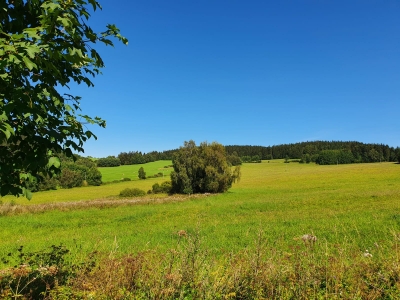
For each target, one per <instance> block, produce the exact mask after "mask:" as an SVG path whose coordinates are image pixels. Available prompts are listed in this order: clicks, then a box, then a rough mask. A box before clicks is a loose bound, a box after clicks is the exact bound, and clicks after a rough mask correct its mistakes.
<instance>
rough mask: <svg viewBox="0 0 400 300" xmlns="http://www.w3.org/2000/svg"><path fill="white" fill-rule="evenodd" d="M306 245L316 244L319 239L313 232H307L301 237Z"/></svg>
mask: <svg viewBox="0 0 400 300" xmlns="http://www.w3.org/2000/svg"><path fill="white" fill-rule="evenodd" d="M301 239H302V240H303V242H304V245H306V246H314V243H315V242H316V241H317V237H316V236H315V235H312V234H305V235H303V236H302V237H301Z"/></svg>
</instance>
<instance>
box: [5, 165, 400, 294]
mask: <svg viewBox="0 0 400 300" xmlns="http://www.w3.org/2000/svg"><path fill="white" fill-rule="evenodd" d="M168 164H169V162H163V163H160V164H159V165H158V166H157V167H156V166H155V167H154V169H157V168H158V167H160V168H162V167H163V166H164V165H168ZM144 167H145V170H146V169H147V168H146V165H144ZM399 168H400V165H399V164H394V163H374V164H352V165H331V166H319V165H315V164H299V163H284V162H283V160H273V161H263V162H262V163H254V164H244V165H243V166H242V178H241V180H240V182H238V183H236V184H234V185H233V187H232V188H231V189H230V190H229V191H228V192H227V193H224V194H218V195H200V196H196V197H189V196H182V197H181V196H179V197H178V196H167V195H158V196H157V197H154V195H147V196H145V197H143V198H140V199H137V201H136V202H129V201H130V200H127V199H120V198H119V197H118V196H117V195H118V194H119V191H120V190H122V189H124V188H126V187H131V188H132V187H138V188H141V189H144V190H148V189H150V188H151V186H152V184H154V183H155V182H159V183H161V182H162V178H154V179H147V180H134V181H128V182H120V183H113V184H106V185H103V186H100V187H82V188H75V189H71V190H57V191H49V192H39V193H36V194H34V197H33V199H32V200H31V201H28V200H26V199H17V200H16V201H12V203H10V198H9V197H5V198H4V199H3V205H2V207H3V208H5V207H8V209H7V210H5V209H3V208H2V209H3V210H2V212H3V214H2V215H1V217H0V228H2V229H1V231H0V238H1V243H0V257H5V256H7V253H9V252H13V251H14V252H15V250H16V249H17V248H18V247H19V246H21V245H23V246H24V249H25V251H41V250H43V249H46V248H48V247H50V246H51V245H59V244H62V245H65V247H66V248H67V249H70V250H71V253H70V259H72V260H74V261H83V260H85V258H87V257H88V255H89V254H90V253H92V252H93V251H97V252H98V253H103V254H105V258H102V259H100V258H99V260H98V261H99V264H100V265H99V270H102V271H101V272H100V271H99V272H100V273H96V274H97V275H93V274H92V273H91V274H92V275H90V276H95V278H92V277H90V278H92V279H90V278H89V277H87V276H89V275H88V274H86V275H84V276H85V277H84V279H82V280H83V281H85V282H86V281H90V280H92V288H91V291H94V292H97V293H101V295H107V296H104V298H103V299H113V298H116V296H115V294H113V293H114V292H115V293H122V294H123V295H125V296H126V295H131V296H132V295H136V292H137V291H136V290H135V289H138V290H140V291H141V293H142V292H143V293H144V294H143V295H144V296H142V298H141V297H137V299H146V298H154V299H157V298H158V299H163V298H164V296H165V295H169V296H168V297H170V298H171V299H177V298H179V297H181V296H180V295H183V294H182V293H184V294H185V293H186V292H188V291H187V285H185V284H184V282H186V281H187V282H189V283H190V284H192V285H193V284H195V285H196V286H197V285H201V286H203V285H204V286H206V285H207V289H206V288H205V287H204V291H202V292H201V297H204V298H209V299H211V298H214V297H213V296H212V295H213V293H220V294H219V295H220V297H216V298H220V299H227V298H229V297H231V298H235V297H236V296H237V297H238V299H239V298H240V297H239V296H238V295H239V294H238V293H243V295H247V296H246V297H242V298H240V299H255V298H260V299H261V298H262V297H267V298H276V299H295V298H296V299H312V298H315V299H317V298H318V299H330V298H338V299H339V298H348V299H350V298H352V299H353V298H355V299H367V298H368V297H367V298H365V297H364V295H369V294H370V293H372V291H374V294H373V295H375V296H376V297H375V298H374V297H372V298H371V299H376V298H379V297H380V296H382V295H389V296H388V299H394V298H393V297H392V296H391V295H395V294H396V293H397V292H398V291H399V290H400V279H399V280H398V279H396V278H400V261H399V259H398V257H399V255H400V251H399V250H398V249H399V246H400V245H399V244H400V204H399V203H400V202H399V200H400V189H399V182H400V169H399ZM148 169H149V170H150V169H151V168H148ZM126 170H127V169H126V168H122V167H118V168H115V170H108V169H101V171H102V172H105V173H106V174H107V176H108V178H109V180H113V179H115V178H116V176H120V175H117V174H120V173H121V172H123V173H122V174H126V173H124V172H127V171H126ZM157 170H158V169H157ZM111 171H112V172H111ZM107 172H108V173H107ZM111 173H113V174H111ZM164 179H168V178H164ZM105 200H106V201H108V202H107V203H108V204H104V201H105ZM74 201H75V202H76V201H81V202H79V203H85V202H87V203H90V205H88V206H87V207H78V208H76V209H73V208H72V209H71V208H68V207H63V205H64V204H65V203H71V202H74ZM102 201H103V202H102ZM50 203H53V204H54V203H58V204H59V206H56V207H52V206H51V205H50ZM63 203H64V204H63ZM110 203H113V205H110ZM35 205H37V206H39V205H41V206H42V207H45V209H43V210H41V211H40V212H37V213H35V212H32V211H34V210H32V211H31V212H29V211H24V210H23V209H22V210H21V209H18V208H21V207H22V208H23V207H31V208H32V207H35ZM46 205H48V208H47V209H46ZM14 208H15V209H14ZM305 234H311V235H314V236H316V237H317V241H316V242H315V243H309V242H307V241H306V242H304V241H303V240H302V236H303V235H305ZM140 253H142V254H140ZM175 253H178V254H175ZM200 253H201V257H200V256H199V255H200ZM132 255H133V257H136V256H135V255H139V256H137V257H136V258H135V259H134V261H135V264H136V263H139V261H140V266H141V268H143V270H144V271H143V270H142V269H140V270H142V271H140V272H142V273H140V272H139V271H138V272H139V273H138V274H139V275H140V276H142V277H140V281H141V282H142V281H146V282H147V281H148V282H149V283H148V284H149V285H157V284H158V283H156V282H159V281H160V280H161V281H162V282H164V281H165V280H166V279H165V278H166V277H168V276H175V275H176V276H178V277H171V278H175V279H171V281H168V280H169V279H168V280H166V281H165V282H164V283H163V285H162V286H159V287H158V289H157V291H155V290H154V289H146V287H145V286H142V287H140V288H139V287H135V289H134V288H132V289H131V290H129V291H130V292H127V291H126V289H127V286H126V284H125V283H124V282H125V281H124V280H126V278H125V277H124V276H121V275H118V274H119V273H118V272H119V271H118V272H117V269H118V268H117V267H115V265H114V263H115V261H114V257H122V258H121V259H128V258H129V257H132ZM370 255H371V257H369V256H370ZM110 257H112V260H111V261H110ZM124 257H125V258H124ZM126 257H128V258H126ZM138 257H140V259H139V258H138ZM200 258H201V259H200ZM104 259H105V261H106V262H104V261H103V260H104ZM132 259H133V258H132ZM136 259H137V260H136ZM143 259H144V260H143ZM188 259H189V260H190V259H191V260H192V264H190V263H189V262H188ZM128 260H129V261H131V260H130V259H128ZM102 261H103V262H102ZM204 265H205V266H204ZM112 266H114V267H112ZM188 266H192V267H191V269H190V270H189V271H185V270H186V269H185V268H186V267H188ZM196 266H197V267H196ZM115 268H117V269H115ZM196 268H197V269H196ZM258 268H259V271H260V273H257V274H259V275H255V274H253V273H251V272H253V271H254V270H258ZM155 270H156V271H155ZM204 270H209V273H207V274H205V273H204V272H205V271H204ZM252 270H253V271H252ZM108 272H111V273H112V274H114V273H113V272H117V273H118V274H114V275H109V276H116V278H119V279H118V280H121V281H118V283H116V282H115V284H113V285H112V287H110V290H107V291H106V290H104V286H106V285H105V284H104V283H103V284H102V285H96V283H100V282H103V280H105V281H107V280H108V279H106V278H105V277H104V274H108ZM124 272H125V271H124ZM185 272H189V273H190V274H192V273H193V274H195V275H193V276H195V277H193V276H189V275H188V274H189V273H185ZM257 272H258V271H257ZM352 272H353V273H352ZM354 272H355V273H354ZM377 272H378V273H379V274H383V275H382V276H387V278H388V279H387V280H386V279H385V280H386V281H385V282H383V283H379V282H378V283H376V282H375V283H373V285H372V287H371V286H370V285H368V284H366V283H365V282H367V283H368V282H369V281H371V280H375V279H372V278H375V277H376V276H377V275H376V274H377ZM111 273H110V274H111ZM356 273H357V274H356ZM135 274H136V273H135ZM149 274H153V275H152V276H150V275H149ZM155 274H158V275H155ZM185 274H186V275H185ZM251 274H253V275H251ZM360 274H367V275H368V274H370V275H368V276H369V277H368V278H367V279H368V280H367V279H365V278H364V277H363V276H364V275H360ZM139 275H137V276H139ZM367 275H365V276H367ZM82 276H83V275H82ZM96 276H97V277H96ZM102 276H103V277H104V278H103V277H102ZM143 276H144V277H143ZM157 276H158V277H157ZM160 276H161V277H160ZM163 276H164V277H163ZM165 276H166V277H165ZM188 276H189V277H188ZM271 276H272V277H271ZM274 276H275V277H274ZM393 276H394V277H393ZM107 278H109V277H107ZM124 278H125V279H124ZM138 278H139V277H138ZM168 278H170V277H168ZM177 278H178V279H177ZM179 278H180V279H179ZM185 278H186V279H185ZM235 278H236V279H235ZM237 278H242V279H241V280H242V281H240V282H238V281H237V280H238V279H237ZM268 278H269V279H268ZM271 278H275V279H274V280H275V281H273V282H272V281H271V282H270V281H268V280H270V279H271ZM363 278H364V279H363ZM385 278H386V277H385ZM393 278H395V279H393ZM267 279H268V280H267ZM115 280H117V279H115ZM138 280H139V279H138ZM163 280H164V281H163ZM185 280H186V281H185ZM224 280H226V282H225V281H224ZM271 280H272V279H271ZM359 280H361V283H360V281H359ZM393 280H394V282H395V283H393ZM303 281H306V282H307V284H306V285H304V284H305V283H304V282H303ZM107 282H108V281H107ZM206 282H207V284H206ZM217 282H219V284H217ZM223 282H225V283H224V284H223ZM267 282H269V283H268V284H269V286H266V284H267ZM396 282H397V283H396ZM389 283H390V284H389ZM127 284H128V283H127ZM371 284H372V283H371ZM377 284H379V286H378V287H376V285H377ZM396 284H397V285H396ZM119 285H121V286H119ZM164 285H165V286H164ZM247 285H250V286H251V287H252V288H251V290H244V288H243V287H244V286H247ZM364 285H366V287H365V288H364ZM116 286H119V287H118V290H115V289H116ZM128 286H129V284H128ZM157 286H158V285H157ZM360 286H362V288H361V287H360ZM76 288H77V289H78V290H81V289H82V287H80V286H78V287H76ZM277 288H279V289H278V290H276V289H277ZM121 289H122V290H123V291H125V292H121ZM171 289H172V290H171ZM291 289H292V290H291ZM370 289H371V290H370ZM111 291H112V292H111ZM167 291H169V292H168V293H169V294H168V293H167ZM194 291H196V292H194ZM198 291H200V290H198V289H197V288H196V289H194V290H193V289H192V290H191V292H190V295H192V296H193V295H194V294H193V293H195V294H196V293H197V292H198ZM288 291H291V292H288ZM383 291H389V292H387V293H388V294H387V293H386V292H385V293H386V294H385V293H384V292H383ZM131 292H132V293H133V294H129V293H131ZM152 293H153V294H152ZM154 293H155V294H154ZM165 293H167V294H165ZM177 293H178V294H177ZM179 293H180V294H179ZM188 293H189V292H188ZM199 293H200V292H199ZM210 293H211V294H210ZM321 293H322V294H321ZM343 293H347V294H343ZM156 294H157V295H158V296H154V295H156ZM85 295H86V294H85ZM99 295H100V294H99ZM152 295H153V296H152ZM163 295H164V296H163ZM196 295H200V294H196ZM207 295H208V296H207ZM229 295H231V296H229ZM257 295H259V296H257ZM260 295H261V296H260ZM340 295H342V296H340ZM343 295H347V296H343ZM357 295H359V296H358V298H357ZM377 295H378V296H377ZM379 295H380V296H379ZM126 297H127V298H123V297H122V298H119V299H136V298H134V297H133V296H132V297H130V296H129V297H128V296H126ZM168 297H167V296H165V298H168ZM201 297H200V296H198V297H197V296H193V297H192V298H190V297H189V298H187V299H196V298H201ZM89 298H90V297H89ZM89 298H88V299H89ZM84 299H86V298H84ZM182 299H183V298H182Z"/></svg>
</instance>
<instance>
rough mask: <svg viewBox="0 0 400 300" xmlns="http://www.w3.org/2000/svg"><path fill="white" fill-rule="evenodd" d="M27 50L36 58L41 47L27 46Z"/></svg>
mask: <svg viewBox="0 0 400 300" xmlns="http://www.w3.org/2000/svg"><path fill="white" fill-rule="evenodd" d="M25 50H26V53H27V54H28V56H29V57H30V58H34V57H35V55H36V53H39V52H40V49H39V48H38V47H36V46H28V47H26V48H25Z"/></svg>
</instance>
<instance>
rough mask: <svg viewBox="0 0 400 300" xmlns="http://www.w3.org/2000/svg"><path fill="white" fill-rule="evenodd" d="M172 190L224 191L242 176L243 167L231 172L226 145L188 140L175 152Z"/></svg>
mask: <svg viewBox="0 0 400 300" xmlns="http://www.w3.org/2000/svg"><path fill="white" fill-rule="evenodd" d="M172 163H173V166H174V171H172V172H171V182H172V192H174V193H183V194H194V193H221V192H225V191H227V190H228V189H229V188H230V187H231V186H232V183H233V182H234V181H235V180H236V179H239V177H240V166H237V167H236V169H235V172H234V173H232V170H231V166H230V165H229V164H228V162H227V158H226V152H225V148H224V146H222V145H221V144H218V143H215V142H214V143H211V144H207V143H205V142H204V143H201V144H200V146H196V144H195V142H194V141H189V142H185V144H184V146H183V147H181V148H179V150H178V151H177V152H176V153H175V154H174V159H173V160H172Z"/></svg>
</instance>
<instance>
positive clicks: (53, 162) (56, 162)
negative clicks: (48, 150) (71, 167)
mask: <svg viewBox="0 0 400 300" xmlns="http://www.w3.org/2000/svg"><path fill="white" fill-rule="evenodd" d="M52 166H54V167H55V168H57V169H59V168H60V166H61V162H60V159H59V158H58V157H56V156H53V157H50V159H49V162H48V163H47V167H49V168H50V167H52Z"/></svg>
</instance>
